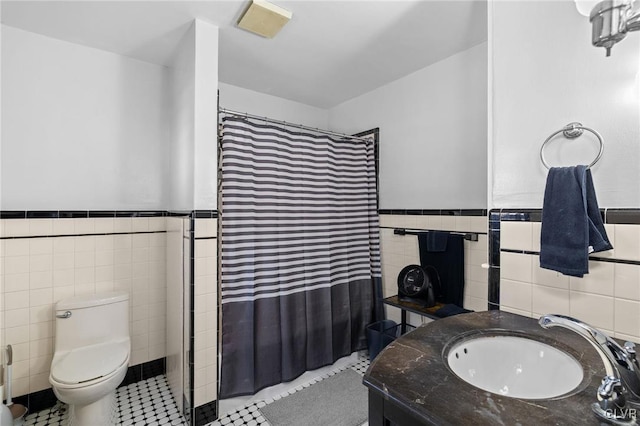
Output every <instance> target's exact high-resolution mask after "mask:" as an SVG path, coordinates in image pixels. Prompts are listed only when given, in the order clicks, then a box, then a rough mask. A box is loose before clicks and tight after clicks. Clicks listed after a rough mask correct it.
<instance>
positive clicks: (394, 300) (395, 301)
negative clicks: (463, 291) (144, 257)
mask: <svg viewBox="0 0 640 426" xmlns="http://www.w3.org/2000/svg"><path fill="white" fill-rule="evenodd" d="M382 303H384V304H385V305H389V306H393V307H396V308H400V309H402V311H403V314H404V311H408V312H413V313H414V314H418V315H422V316H425V317H428V318H431V319H434V320H437V319H440V317H437V316H436V315H435V312H436V311H437V310H438V309H440V308H442V307H443V306H444V304H443V303H436V304H435V306H432V307H430V308H425V307H423V306H420V305H419V304H417V303H411V302H404V301H401V300H400V298H399V297H398V295H397V294H396V295H395V296H391V297H387V298H385V299H382ZM403 317H404V315H403Z"/></svg>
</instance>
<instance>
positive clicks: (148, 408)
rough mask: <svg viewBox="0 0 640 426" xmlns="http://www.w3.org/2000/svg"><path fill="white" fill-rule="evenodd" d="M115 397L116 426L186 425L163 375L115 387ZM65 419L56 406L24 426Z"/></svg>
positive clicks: (50, 425) (49, 424) (62, 409)
mask: <svg viewBox="0 0 640 426" xmlns="http://www.w3.org/2000/svg"><path fill="white" fill-rule="evenodd" d="M116 398H117V401H118V407H119V409H120V412H119V417H118V425H122V426H127V425H135V426H143V425H147V426H152V425H186V423H185V421H184V419H183V418H182V416H181V415H180V413H178V407H177V406H176V403H175V401H174V400H173V396H172V395H171V391H169V385H167V379H166V377H165V376H164V375H162V376H156V377H152V378H150V379H147V380H143V381H140V382H137V383H132V384H130V385H129V386H123V387H121V388H118V391H117V392H116ZM66 418H67V411H66V406H65V405H63V404H60V405H57V406H55V407H53V408H50V409H47V410H42V411H39V412H37V413H33V414H30V415H28V416H27V417H26V418H25V422H24V426H59V425H64V424H65V423H64V422H65V420H66Z"/></svg>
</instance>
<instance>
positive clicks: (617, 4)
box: [575, 0, 640, 56]
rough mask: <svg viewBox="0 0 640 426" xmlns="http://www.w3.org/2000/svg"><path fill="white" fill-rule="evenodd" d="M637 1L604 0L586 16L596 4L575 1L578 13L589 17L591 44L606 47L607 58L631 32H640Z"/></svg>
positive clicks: (579, 0)
mask: <svg viewBox="0 0 640 426" xmlns="http://www.w3.org/2000/svg"><path fill="white" fill-rule="evenodd" d="M634 1H635V0H604V1H601V2H599V3H597V4H595V6H593V8H591V13H589V14H588V15H587V14H586V10H589V9H588V8H589V6H591V5H592V4H593V3H594V2H592V1H583V0H575V3H576V8H577V9H578V11H579V12H580V13H581V14H583V15H585V16H589V22H591V43H592V44H593V45H594V46H596V47H604V48H605V49H606V51H607V56H610V55H611V48H612V47H613V45H614V44H616V43H617V42H619V41H621V40H622V39H623V38H625V37H626V35H627V33H628V32H629V31H638V30H640V10H638V8H635V7H634Z"/></svg>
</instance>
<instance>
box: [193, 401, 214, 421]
mask: <svg viewBox="0 0 640 426" xmlns="http://www.w3.org/2000/svg"><path fill="white" fill-rule="evenodd" d="M217 418H218V402H217V401H211V402H208V403H206V404H203V405H201V406H199V407H196V408H195V409H194V410H193V422H194V423H193V424H194V425H195V426H203V425H206V424H208V423H211V422H212V421H214V420H216V419H217Z"/></svg>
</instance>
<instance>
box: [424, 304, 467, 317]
mask: <svg viewBox="0 0 640 426" xmlns="http://www.w3.org/2000/svg"><path fill="white" fill-rule="evenodd" d="M468 312H473V311H470V310H469V309H464V308H461V307H460V306H457V305H453V304H451V303H449V304H447V305H444V306H443V307H442V308H440V309H438V310H437V311H435V312H434V315H435V316H437V317H439V318H445V317H451V316H453V315H458V314H466V313H468Z"/></svg>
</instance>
